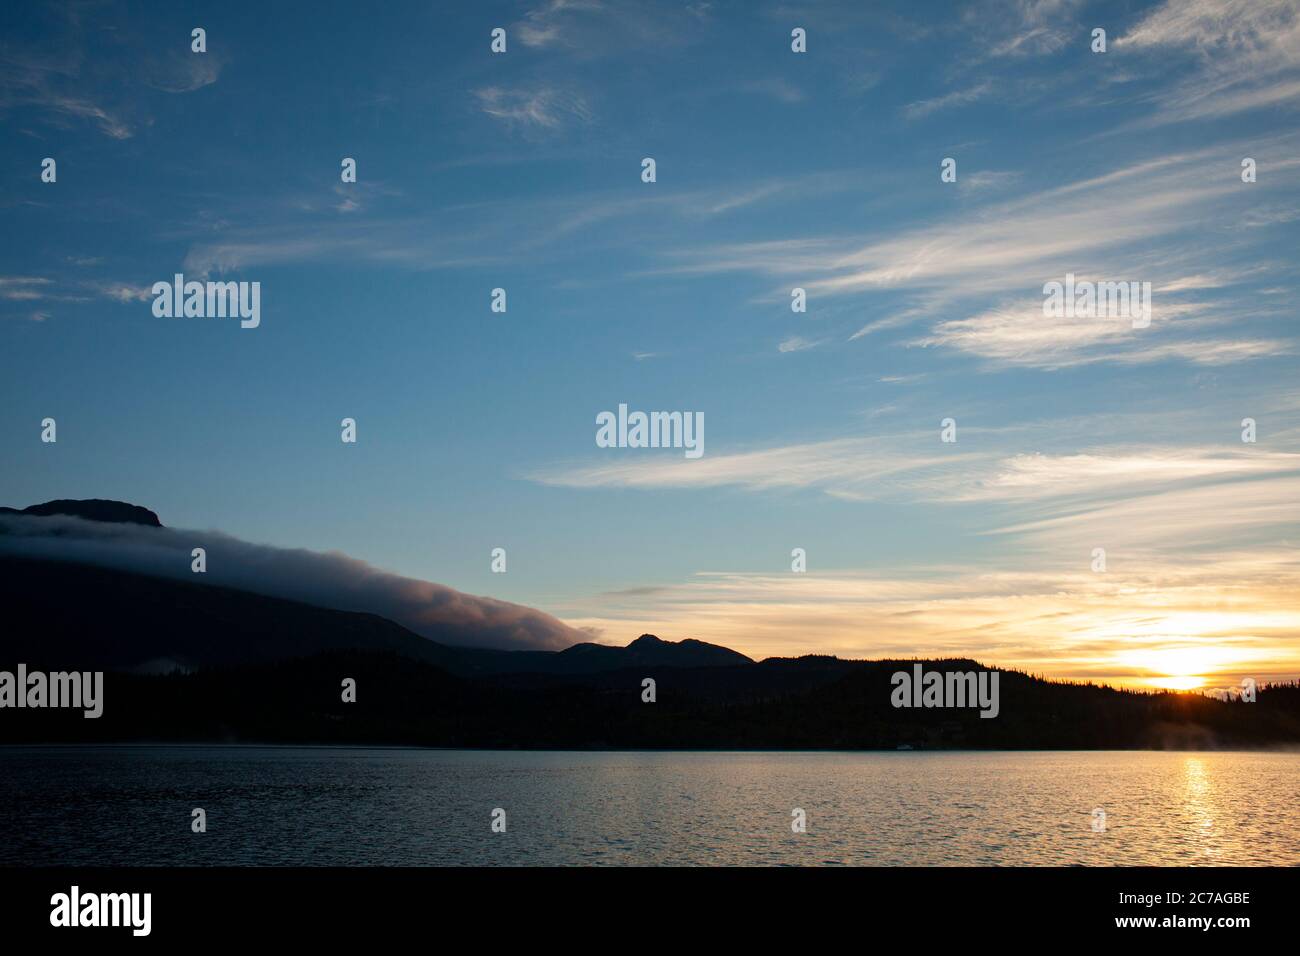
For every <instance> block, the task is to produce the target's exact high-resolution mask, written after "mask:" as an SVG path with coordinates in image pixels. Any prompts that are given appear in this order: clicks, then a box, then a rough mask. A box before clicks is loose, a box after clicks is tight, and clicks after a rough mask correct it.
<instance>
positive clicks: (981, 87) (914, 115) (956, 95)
mask: <svg viewBox="0 0 1300 956" xmlns="http://www.w3.org/2000/svg"><path fill="white" fill-rule="evenodd" d="M992 90H993V84H992V83H991V82H989V81H987V80H985V81H984V82H983V83H978V84H976V85H975V86H971V87H968V88H966V89H964V90H953V91H952V92H951V93H945V94H943V95H942V96H936V97H934V98H933V99H928V100H917V101H916V102H914V103H908V104H907V105H906V106H904V107H903V115H904V116H906V117H907V118H908V119H912V120H915V119H921V118H923V117H926V116H929V115H930V114H931V113H937V112H939V111H940V110H945V109H949V108H951V107H954V106H965V105H967V104H969V103H974V102H975V101H976V100H981V99H984V98H985V97H986V96H988V95H989V93H991V92H992Z"/></svg>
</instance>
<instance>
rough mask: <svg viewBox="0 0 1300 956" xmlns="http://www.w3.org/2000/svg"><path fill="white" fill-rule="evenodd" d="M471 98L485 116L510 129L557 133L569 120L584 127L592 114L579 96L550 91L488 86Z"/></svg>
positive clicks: (476, 91) (545, 89)
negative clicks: (518, 128)
mask: <svg viewBox="0 0 1300 956" xmlns="http://www.w3.org/2000/svg"><path fill="white" fill-rule="evenodd" d="M474 95H475V97H476V98H477V99H478V104H479V108H480V109H481V110H482V111H483V112H484V113H486V114H487V115H488V116H491V117H492V118H493V119H497V120H501V121H502V122H504V123H507V124H510V125H513V126H520V127H525V128H540V129H557V128H559V127H560V126H562V125H563V124H564V123H566V122H568V121H570V120H577V121H579V122H583V123H585V122H588V121H590V119H591V110H590V109H588V107H587V104H586V101H585V100H584V99H583V98H582V97H581V96H579V95H577V94H574V93H566V92H562V91H560V90H557V89H553V88H549V87H544V88H541V89H507V88H504V87H500V86H489V87H484V88H483V89H479V90H475V91H474Z"/></svg>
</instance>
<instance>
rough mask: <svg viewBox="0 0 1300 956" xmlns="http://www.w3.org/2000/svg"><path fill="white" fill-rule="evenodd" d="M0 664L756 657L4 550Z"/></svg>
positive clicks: (464, 666)
mask: <svg viewBox="0 0 1300 956" xmlns="http://www.w3.org/2000/svg"><path fill="white" fill-rule="evenodd" d="M0 598H2V599H3V607H4V613H5V619H6V627H5V628H4V632H3V634H2V635H0V663H4V662H15V663H16V662H18V661H22V662H24V663H28V664H31V665H33V666H36V664H37V662H40V663H41V666H43V667H46V668H47V669H50V670H56V669H66V668H75V669H78V670H123V671H135V672H150V673H165V672H167V671H170V670H176V669H179V670H195V669H198V668H204V667H233V666H237V665H243V664H263V663H267V662H270V661H276V660H286V659H290V658H298V657H305V656H310V655H312V654H317V653H321V652H326V651H340V650H356V651H391V652H393V653H397V654H401V655H403V656H405V657H408V658H411V659H413V660H418V661H424V662H427V663H430V664H436V665H438V666H440V667H442V668H444V669H446V670H448V671H450V672H452V673H455V674H462V675H465V676H487V675H500V674H539V675H571V674H595V673H598V672H601V671H611V670H618V669H620V668H627V667H648V666H655V667H718V666H735V665H742V664H749V665H752V664H753V661H752V660H750V659H749V658H748V657H746V656H745V655H744V654H739V653H737V652H736V651H732V650H729V649H727V648H725V647H718V646H717V645H714V644H706V643H704V642H703V641H694V640H685V641H680V642H672V641H663V640H660V639H659V638H657V637H654V636H653V635H650V634H645V635H642V636H641V637H639V638H637V639H636V640H635V641H633V642H632V643H631V644H629V645H628V646H627V647H608V646H604V645H599V644H585V643H584V644H577V645H574V646H573V647H570V648H568V649H566V650H563V651H558V652H557V651H496V650H485V649H481V648H470V647H458V646H453V645H450V644H445V643H440V642H438V641H433V640H429V639H427V638H424V637H421V636H420V635H418V634H415V633H413V632H412V631H409V630H407V629H406V628H404V627H402V626H401V625H399V624H395V623H393V622H392V621H389V620H387V619H385V618H382V617H379V616H378V615H374V614H364V613H359V612H355V611H338V610H333V609H330V608H322V607H316V606H314V605H311V604H304V603H301V602H298V601H290V600H287V599H284V598H277V597H269V596H265V595H261V594H253V593H250V592H247V591H239V590H235V589H234V588H227V587H219V586H214V585H210V584H202V583H198V582H197V581H184V580H177V579H174V578H158V577H151V576H148V575H143V574H136V573H133V572H129V571H120V570H116V569H113V568H105V567H100V566H97V565H87V564H77V563H72V562H65V561H48V560H39V559H32V558H24V557H14V556H0Z"/></svg>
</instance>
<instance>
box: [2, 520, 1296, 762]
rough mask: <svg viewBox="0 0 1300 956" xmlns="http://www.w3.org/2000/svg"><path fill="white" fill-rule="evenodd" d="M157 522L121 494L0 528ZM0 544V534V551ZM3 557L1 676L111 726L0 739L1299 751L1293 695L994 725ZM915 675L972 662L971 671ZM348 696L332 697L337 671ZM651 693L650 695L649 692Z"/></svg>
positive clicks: (705, 647) (830, 680) (1029, 689)
mask: <svg viewBox="0 0 1300 956" xmlns="http://www.w3.org/2000/svg"><path fill="white" fill-rule="evenodd" d="M3 515H24V516H28V517H32V516H35V517H50V516H56V515H64V516H70V517H76V518H82V519H85V520H90V521H101V522H118V523H132V524H140V525H146V526H151V527H162V524H161V522H160V521H159V519H158V516H157V515H156V514H154V512H152V511H149V510H148V509H145V508H141V507H138V506H136V505H129V504H125V503H122V502H114V501H104V500H91V501H52V502H47V503H46V504H43V505H36V506H33V507H31V508H25V509H22V510H21V511H18V510H15V509H12V508H3V509H0V516H3ZM5 533H6V531H5V527H4V525H3V523H2V522H0V537H2V536H3V535H4V534H5ZM194 577H195V580H194V581H189V580H180V579H176V578H162V577H155V576H150V575H146V574H139V573H135V572H133V571H127V570H120V569H115V568H111V567H105V566H103V565H92V564H85V563H76V562H69V561H55V560H46V559H39V558H33V557H30V556H16V555H11V554H4V553H3V551H2V550H0V597H2V598H3V608H4V610H3V614H4V617H3V622H4V626H3V628H2V629H0V670H10V671H12V670H13V669H14V668H15V666H16V665H17V664H18V663H24V664H26V665H27V666H28V668H29V670H32V669H43V670H81V671H86V670H102V671H105V672H108V676H107V677H106V679H105V688H106V689H105V708H104V716H103V717H101V718H99V719H97V720H86V719H82V718H81V716H80V714H79V713H78V714H73V713H68V712H55V711H37V710H9V709H4V710H0V740H7V741H18V740H92V741H93V740H231V741H234V740H238V741H276V742H354V743H393V744H419V745H427V746H443V747H537V748H584V747H602V748H641V747H647V748H692V749H693V748H762V749H787V748H788V749H805V748H812V749H823V748H829V749H860V748H890V749H893V748H897V747H913V748H926V747H974V748H979V747H987V748H1143V747H1155V748H1163V747H1197V748H1215V747H1257V746H1276V745H1298V744H1300V686H1297V685H1294V684H1291V685H1284V686H1278V687H1273V688H1266V689H1263V690H1261V691H1260V693H1259V696H1258V700H1257V701H1256V702H1254V703H1245V702H1223V701H1217V700H1212V699H1209V698H1206V697H1201V696H1198V695H1187V694H1170V693H1160V694H1144V693H1133V692H1125V691H1119V690H1114V689H1111V688H1104V687H1096V686H1092V685H1077V684H1066V683H1060V682H1051V681H1044V680H1041V679H1037V678H1034V677H1030V676H1029V675H1026V674H1021V673H1019V672H1014V671H1007V672H1003V673H1002V680H1001V704H1000V713H999V716H998V717H997V718H995V719H989V720H985V719H980V718H979V716H978V713H977V711H975V710H973V709H968V710H954V709H895V708H894V707H893V706H892V705H891V703H890V696H891V690H892V684H891V683H890V676H891V675H892V674H893V673H894V672H896V671H898V670H905V669H910V667H911V666H912V663H913V662H912V661H847V660H840V659H838V658H835V657H828V656H809V657H802V658H797V659H787V658H770V659H767V660H764V661H761V662H755V661H753V660H752V659H750V658H749V657H746V656H745V655H744V654H740V653H738V652H736V651H733V650H730V649H728V648H725V647H719V646H717V645H714V644H707V643H704V642H702V641H696V640H683V641H675V642H674V641H665V640H661V639H660V638H658V637H655V636H654V635H650V634H644V635H642V636H641V637H638V638H637V639H636V640H634V641H632V643H630V644H628V645H627V646H626V647H613V646H608V645H603V644H595V643H579V644H575V645H573V646H571V647H568V648H566V649H564V650H560V651H502V650H489V649H484V648H473V647H464V646H456V645H451V644H445V643H441V642H439V641H436V640H431V639H429V638H427V637H424V636H421V635H418V634H415V633H414V632H412V631H410V630H408V629H407V628H404V627H402V626H401V625H399V624H396V623H394V622H392V621H390V620H387V619H385V618H383V617H380V616H378V615H375V614H367V613H359V612H355V611H341V610H334V609H330V608H324V607H318V606H314V605H311V604H306V603H301V602H296V601H291V600H286V599H284V598H279V597H270V596H266V595H262V594H254V593H251V592H248V591H242V590H236V589H233V588H227V587H219V586H213V585H209V584H205V583H203V582H202V576H201V575H195V576H194ZM926 667H927V668H928V669H935V670H942V671H951V670H963V671H969V670H978V669H982V666H981V665H980V664H978V663H976V662H975V661H970V660H943V661H931V662H927V663H926ZM345 677H350V678H352V679H354V680H356V681H357V700H356V702H355V703H344V702H343V701H342V699H341V693H340V686H341V682H342V679H343V678H345ZM645 678H652V679H654V681H655V682H656V697H657V699H656V700H655V701H654V702H653V703H646V702H644V701H643V699H642V691H643V684H642V682H643V680H644V679H645Z"/></svg>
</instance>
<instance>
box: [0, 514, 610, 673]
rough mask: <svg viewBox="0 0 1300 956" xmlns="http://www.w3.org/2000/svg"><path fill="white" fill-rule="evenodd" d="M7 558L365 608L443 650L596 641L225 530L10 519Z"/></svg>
mask: <svg viewBox="0 0 1300 956" xmlns="http://www.w3.org/2000/svg"><path fill="white" fill-rule="evenodd" d="M194 548H203V549H204V550H205V551H206V557H207V571H206V573H205V574H203V575H199V574H195V573H194V572H193V571H192V570H191V569H190V568H191V561H192V558H191V556H190V553H191V551H192V550H193V549H194ZM0 555H6V556H18V557H31V558H42V559H46V560H61V561H77V562H82V563H87V564H94V565H99V566H103V567H110V568H115V569H118V570H123V571H133V572H137V573H141V574H149V575H154V576H157V577H165V578H177V579H181V580H186V581H200V582H202V583H205V584H210V585H218V586H223V587H231V588H238V589H240V590H243V591H251V592H253V593H256V594H263V595H267V596H270V597H279V598H288V599H290V600H294V601H301V602H304V603H307V604H314V605H317V606H320V607H328V608H335V609H337V610H343V611H364V612H368V613H371V614H378V615H380V616H381V617H385V618H388V619H389V620H391V621H395V622H396V623H398V624H401V625H402V626H404V627H406V628H409V629H410V630H412V631H414V632H415V633H417V634H420V635H422V636H424V637H427V638H430V639H431V640H436V641H438V642H439V643H443V644H453V645H461V646H467V647H489V648H501V649H509V650H558V649H560V648H564V647H568V646H569V645H571V644H575V643H578V642H580V641H585V640H588V639H589V635H588V634H586V633H583V632H581V631H578V630H576V629H574V628H572V627H569V626H568V625H567V624H565V623H564V622H562V621H560V620H558V619H557V618H554V617H551V616H550V615H549V614H545V613H543V612H541V611H538V610H535V609H534V608H529V607H524V606H522V605H519V604H511V603H510V602H508V601H498V600H495V599H493V598H489V597H480V596H477V595H472V594H465V593H463V592H460V591H457V590H455V589H454V588H449V587H447V586H445V585H442V584H435V583H433V582H432V581H421V580H418V579H416V578H406V577H402V576H400V575H397V574H391V573H389V572H387V571H382V570H380V569H378V568H376V567H373V566H372V565H369V564H367V563H366V562H364V561H359V560H357V559H356V558H350V557H348V556H347V555H345V554H342V553H340V552H337V551H335V552H329V553H321V552H317V551H308V550H305V549H300V548H276V547H272V546H270V545H263V544H252V543H250V542H247V541H242V540H240V539H239V538H235V537H232V536H231V535H228V534H224V533H222V532H219V531H188V530H182V529H176V528H152V527H144V526H141V525H132V524H109V523H104V522H98V521H86V520H83V519H81V518H74V517H67V516H63V515H57V516H51V517H32V516H27V515H3V516H0ZM70 599H74V600H75V596H70Z"/></svg>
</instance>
